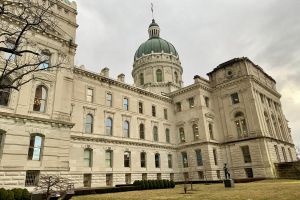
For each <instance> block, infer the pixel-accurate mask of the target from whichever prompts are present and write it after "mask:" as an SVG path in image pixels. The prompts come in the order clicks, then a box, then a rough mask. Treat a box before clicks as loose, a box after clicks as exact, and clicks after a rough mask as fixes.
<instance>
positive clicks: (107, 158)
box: [105, 150, 113, 168]
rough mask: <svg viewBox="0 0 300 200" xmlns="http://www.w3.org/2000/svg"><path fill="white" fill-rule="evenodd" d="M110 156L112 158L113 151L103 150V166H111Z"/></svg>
mask: <svg viewBox="0 0 300 200" xmlns="http://www.w3.org/2000/svg"><path fill="white" fill-rule="evenodd" d="M112 158H113V151H112V150H106V151H105V166H106V167H107V168H112V166H113V162H112Z"/></svg>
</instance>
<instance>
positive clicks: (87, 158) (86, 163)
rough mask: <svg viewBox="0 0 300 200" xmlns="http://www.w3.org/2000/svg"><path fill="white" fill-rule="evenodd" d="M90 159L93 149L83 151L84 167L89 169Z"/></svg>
mask: <svg viewBox="0 0 300 200" xmlns="http://www.w3.org/2000/svg"><path fill="white" fill-rule="evenodd" d="M92 157H93V149H90V148H87V149H84V157H83V161H84V166H85V167H91V166H92V162H93V161H92Z"/></svg>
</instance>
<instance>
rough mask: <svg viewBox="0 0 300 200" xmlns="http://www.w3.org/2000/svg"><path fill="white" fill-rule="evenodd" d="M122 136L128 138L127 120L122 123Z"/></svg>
mask: <svg viewBox="0 0 300 200" xmlns="http://www.w3.org/2000/svg"><path fill="white" fill-rule="evenodd" d="M123 136H124V137H126V138H129V122H128V121H127V120H125V121H124V123H123Z"/></svg>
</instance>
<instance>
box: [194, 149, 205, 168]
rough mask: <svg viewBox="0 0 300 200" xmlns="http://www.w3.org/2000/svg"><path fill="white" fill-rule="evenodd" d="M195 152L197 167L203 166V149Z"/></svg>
mask: <svg viewBox="0 0 300 200" xmlns="http://www.w3.org/2000/svg"><path fill="white" fill-rule="evenodd" d="M195 152H196V159H197V166H203V160H202V152H201V149H197V150H196V151H195Z"/></svg>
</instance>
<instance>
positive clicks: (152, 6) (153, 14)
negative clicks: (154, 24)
mask: <svg viewBox="0 0 300 200" xmlns="http://www.w3.org/2000/svg"><path fill="white" fill-rule="evenodd" d="M151 13H152V19H153V20H154V14H153V3H151Z"/></svg>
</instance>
